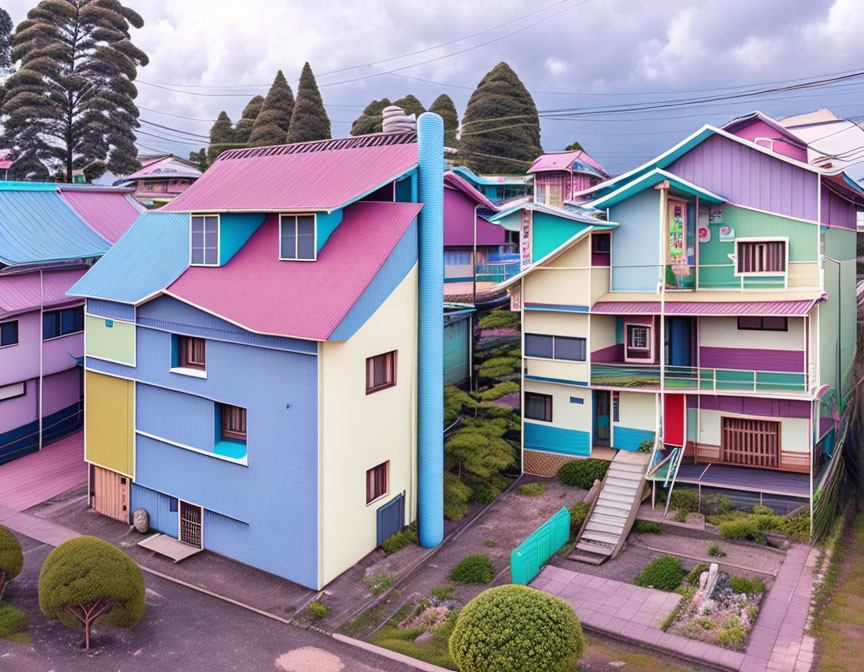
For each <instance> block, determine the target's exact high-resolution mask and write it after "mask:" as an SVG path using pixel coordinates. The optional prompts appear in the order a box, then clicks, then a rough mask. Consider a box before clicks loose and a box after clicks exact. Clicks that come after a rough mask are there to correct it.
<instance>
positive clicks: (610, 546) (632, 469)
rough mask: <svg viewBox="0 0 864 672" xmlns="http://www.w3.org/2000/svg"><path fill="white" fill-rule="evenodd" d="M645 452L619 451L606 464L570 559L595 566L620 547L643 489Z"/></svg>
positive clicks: (645, 465) (647, 454) (615, 553)
mask: <svg viewBox="0 0 864 672" xmlns="http://www.w3.org/2000/svg"><path fill="white" fill-rule="evenodd" d="M650 458H651V456H650V454H649V453H631V452H628V451H623V450H622V451H619V452H618V454H617V455H616V456H615V458H614V459H613V460H612V462H611V464H610V465H609V469H608V471H607V472H606V476H605V478H604V479H603V485H602V486H601V488H600V494H599V495H598V496H597V499H596V500H594V504H592V506H591V509H590V510H589V511H588V515H587V516H586V517H585V522H584V523H583V524H582V529H581V533H580V535H579V538H578V540H577V542H576V546H575V548H574V551H573V553H571V554H570V556H569V557H570V558H571V559H573V560H578V561H580V562H586V563H589V564H592V565H599V564H601V563H602V562H605V561H606V560H608V559H610V558H614V557H615V556H616V555H618V552H619V551H620V550H621V546H623V544H624V541H625V540H626V539H627V535H628V534H629V533H630V528H631V527H633V521H634V520H635V519H636V512H637V511H638V510H639V504H640V503H641V501H642V493H643V492H644V489H645V470H646V469H647V468H648V463H649V461H650Z"/></svg>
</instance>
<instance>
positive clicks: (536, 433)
mask: <svg viewBox="0 0 864 672" xmlns="http://www.w3.org/2000/svg"><path fill="white" fill-rule="evenodd" d="M523 438H524V443H525V449H526V450H543V451H546V452H548V453H559V454H561V455H575V456H581V457H588V456H589V455H590V454H591V435H590V433H589V432H583V431H580V430H576V429H564V428H562V427H555V426H553V425H541V424H538V423H534V422H526V423H525V430H524V437H523Z"/></svg>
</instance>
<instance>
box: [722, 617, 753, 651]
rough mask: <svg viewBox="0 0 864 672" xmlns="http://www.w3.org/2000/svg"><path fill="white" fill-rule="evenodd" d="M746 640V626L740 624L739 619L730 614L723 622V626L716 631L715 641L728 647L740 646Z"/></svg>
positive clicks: (736, 647)
mask: <svg viewBox="0 0 864 672" xmlns="http://www.w3.org/2000/svg"><path fill="white" fill-rule="evenodd" d="M746 641H747V628H745V627H744V626H742V625H741V621H740V620H739V619H738V618H737V617H735V616H730V617H729V618H727V619H726V620H725V621H724V622H723V627H722V628H721V629H720V632H718V633H717V643H718V644H719V645H720V646H725V647H728V648H730V649H739V648H742V647H743V646H744V644H745V642H746Z"/></svg>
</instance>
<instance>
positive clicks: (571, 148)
mask: <svg viewBox="0 0 864 672" xmlns="http://www.w3.org/2000/svg"><path fill="white" fill-rule="evenodd" d="M580 149H582V144H581V143H580V142H579V141H578V140H577V141H576V142H571V143H570V144H569V145H567V146H566V147H565V148H564V151H565V152H578V151H579V150H580Z"/></svg>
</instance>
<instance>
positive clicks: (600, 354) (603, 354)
mask: <svg viewBox="0 0 864 672" xmlns="http://www.w3.org/2000/svg"><path fill="white" fill-rule="evenodd" d="M591 361H592V362H596V363H598V364H619V363H622V362H623V361H624V344H623V343H616V344H615V345H610V346H609V347H608V348H602V349H601V350H594V351H593V352H592V353H591Z"/></svg>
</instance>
